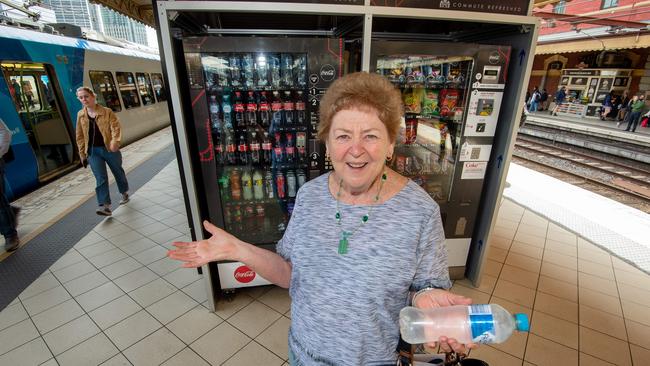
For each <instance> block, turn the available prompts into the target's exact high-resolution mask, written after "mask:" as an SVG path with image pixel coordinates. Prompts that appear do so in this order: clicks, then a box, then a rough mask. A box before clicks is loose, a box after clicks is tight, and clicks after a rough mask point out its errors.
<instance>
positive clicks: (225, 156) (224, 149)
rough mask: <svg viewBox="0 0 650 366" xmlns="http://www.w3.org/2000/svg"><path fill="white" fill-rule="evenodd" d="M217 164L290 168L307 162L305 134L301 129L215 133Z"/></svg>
mask: <svg viewBox="0 0 650 366" xmlns="http://www.w3.org/2000/svg"><path fill="white" fill-rule="evenodd" d="M214 139H215V142H214V144H215V152H216V155H217V163H218V164H219V165H250V164H252V165H263V166H270V165H272V166H274V167H281V166H287V167H293V166H301V165H305V164H307V133H306V132H304V131H298V132H295V133H294V132H292V131H284V132H279V131H278V132H274V133H273V134H270V133H269V132H267V131H259V130H252V131H250V132H249V131H239V132H238V133H236V132H234V131H226V132H225V133H224V134H216V135H215V136H214Z"/></svg>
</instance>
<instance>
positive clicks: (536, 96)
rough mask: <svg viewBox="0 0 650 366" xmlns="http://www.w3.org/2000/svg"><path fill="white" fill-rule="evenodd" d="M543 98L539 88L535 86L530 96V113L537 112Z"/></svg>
mask: <svg viewBox="0 0 650 366" xmlns="http://www.w3.org/2000/svg"><path fill="white" fill-rule="evenodd" d="M541 98H542V96H541V94H540V93H539V89H537V86H535V88H533V92H532V93H531V95H530V101H528V104H529V105H530V107H529V108H528V111H529V112H532V113H535V112H537V107H538V106H539V101H540V99H541Z"/></svg>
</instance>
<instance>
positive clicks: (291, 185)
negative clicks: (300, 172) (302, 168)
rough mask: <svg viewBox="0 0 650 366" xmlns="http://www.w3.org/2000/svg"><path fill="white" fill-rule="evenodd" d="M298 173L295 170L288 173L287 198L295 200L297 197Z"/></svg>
mask: <svg viewBox="0 0 650 366" xmlns="http://www.w3.org/2000/svg"><path fill="white" fill-rule="evenodd" d="M297 191H298V189H297V188H296V173H295V172H294V171H293V170H289V171H288V172H287V196H289V197H291V198H294V197H296V192H297Z"/></svg>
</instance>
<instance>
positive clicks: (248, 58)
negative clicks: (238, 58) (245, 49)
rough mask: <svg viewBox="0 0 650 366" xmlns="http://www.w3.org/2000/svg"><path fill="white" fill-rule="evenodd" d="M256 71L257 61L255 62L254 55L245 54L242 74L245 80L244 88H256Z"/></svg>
mask: <svg viewBox="0 0 650 366" xmlns="http://www.w3.org/2000/svg"><path fill="white" fill-rule="evenodd" d="M254 70H255V61H254V60H253V55H251V54H250V53H246V54H244V57H242V71H243V72H242V74H243V79H244V80H243V82H244V86H246V87H247V88H252V87H253V86H255V84H254V82H255V78H254Z"/></svg>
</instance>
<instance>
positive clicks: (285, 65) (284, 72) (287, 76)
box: [280, 53, 294, 88]
mask: <svg viewBox="0 0 650 366" xmlns="http://www.w3.org/2000/svg"><path fill="white" fill-rule="evenodd" d="M281 57H282V59H281V67H280V77H281V78H282V83H281V84H282V87H284V88H292V87H293V86H294V85H293V56H291V54H290V53H283V54H282V56H281Z"/></svg>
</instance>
